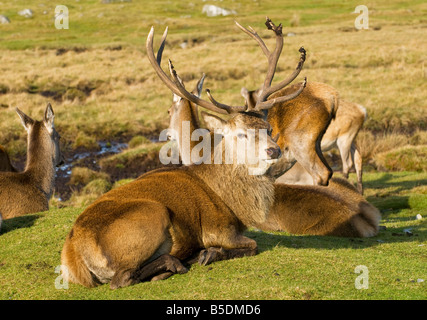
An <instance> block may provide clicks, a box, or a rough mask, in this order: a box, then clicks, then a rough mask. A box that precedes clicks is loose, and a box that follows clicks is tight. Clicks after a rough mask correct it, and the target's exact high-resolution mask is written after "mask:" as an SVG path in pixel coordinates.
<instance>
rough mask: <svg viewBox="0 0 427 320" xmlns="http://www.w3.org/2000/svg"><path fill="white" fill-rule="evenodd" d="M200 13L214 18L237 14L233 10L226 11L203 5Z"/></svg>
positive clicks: (210, 5)
mask: <svg viewBox="0 0 427 320" xmlns="http://www.w3.org/2000/svg"><path fill="white" fill-rule="evenodd" d="M202 13H206V15H207V16H208V17H216V16H228V15H230V14H237V12H236V11H234V10H227V9H223V8H220V7H217V6H214V5H213V4H205V5H204V6H203V9H202Z"/></svg>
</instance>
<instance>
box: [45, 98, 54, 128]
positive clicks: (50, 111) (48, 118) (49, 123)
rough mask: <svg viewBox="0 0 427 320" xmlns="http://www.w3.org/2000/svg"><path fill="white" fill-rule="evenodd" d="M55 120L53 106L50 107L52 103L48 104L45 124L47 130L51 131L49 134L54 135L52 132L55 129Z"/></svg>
mask: <svg viewBox="0 0 427 320" xmlns="http://www.w3.org/2000/svg"><path fill="white" fill-rule="evenodd" d="M54 118H55V114H54V113H53V109H52V106H51V105H50V103H48V104H47V107H46V110H45V112H44V119H43V123H44V125H45V127H46V129H47V130H48V131H49V133H52V131H53V128H54V124H53V120H54Z"/></svg>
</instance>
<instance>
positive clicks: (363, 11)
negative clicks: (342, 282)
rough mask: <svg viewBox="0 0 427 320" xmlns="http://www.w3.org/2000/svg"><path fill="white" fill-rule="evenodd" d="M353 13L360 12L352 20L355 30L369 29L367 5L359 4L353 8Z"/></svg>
mask: <svg viewBox="0 0 427 320" xmlns="http://www.w3.org/2000/svg"><path fill="white" fill-rule="evenodd" d="M353 13H360V14H359V15H358V16H357V17H356V19H355V20H354V27H355V28H356V29H357V30H362V29H369V10H368V7H367V6H365V5H363V4H361V5H359V6H357V7H356V8H355V9H354V12H353Z"/></svg>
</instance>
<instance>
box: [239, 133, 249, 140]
mask: <svg viewBox="0 0 427 320" xmlns="http://www.w3.org/2000/svg"><path fill="white" fill-rule="evenodd" d="M247 137H248V136H247V135H246V133H238V134H237V138H239V139H246V138H247Z"/></svg>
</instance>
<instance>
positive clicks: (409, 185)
mask: <svg viewBox="0 0 427 320" xmlns="http://www.w3.org/2000/svg"><path fill="white" fill-rule="evenodd" d="M393 179H396V176H395V175H393V174H391V173H384V174H383V175H381V176H380V177H379V178H378V179H375V180H370V181H364V182H363V184H364V186H365V187H366V188H372V189H384V188H396V187H397V190H396V189H393V191H392V192H390V193H399V192H401V191H406V190H411V189H413V188H415V187H417V186H422V185H427V179H414V180H409V181H392V180H393Z"/></svg>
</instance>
